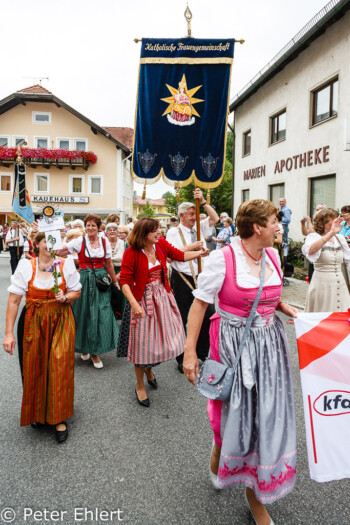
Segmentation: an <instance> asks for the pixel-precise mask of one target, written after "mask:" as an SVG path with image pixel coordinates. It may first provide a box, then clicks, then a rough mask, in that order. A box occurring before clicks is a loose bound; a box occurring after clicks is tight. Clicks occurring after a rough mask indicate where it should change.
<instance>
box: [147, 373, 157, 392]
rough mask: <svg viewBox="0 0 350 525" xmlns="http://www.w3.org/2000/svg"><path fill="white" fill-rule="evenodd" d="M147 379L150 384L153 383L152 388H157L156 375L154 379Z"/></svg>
mask: <svg viewBox="0 0 350 525" xmlns="http://www.w3.org/2000/svg"><path fill="white" fill-rule="evenodd" d="M147 381H148V384H149V385H151V387H152V388H154V390H157V388H158V383H157V380H156V378H155V377H154V376H153V379H148V378H147Z"/></svg>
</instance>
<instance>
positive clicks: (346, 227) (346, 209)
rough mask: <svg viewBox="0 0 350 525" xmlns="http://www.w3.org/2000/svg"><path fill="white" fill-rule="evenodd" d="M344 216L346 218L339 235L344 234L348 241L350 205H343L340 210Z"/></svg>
mask: <svg viewBox="0 0 350 525" xmlns="http://www.w3.org/2000/svg"><path fill="white" fill-rule="evenodd" d="M340 211H341V214H342V217H343V219H344V222H342V224H341V226H342V228H341V230H340V232H339V235H343V236H344V237H345V239H346V241H347V242H348V243H349V242H350V206H343V207H342V209H341V210H340Z"/></svg>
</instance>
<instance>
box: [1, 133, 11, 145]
mask: <svg viewBox="0 0 350 525" xmlns="http://www.w3.org/2000/svg"><path fill="white" fill-rule="evenodd" d="M0 146H3V147H7V148H9V147H10V137H9V136H8V135H1V136H0Z"/></svg>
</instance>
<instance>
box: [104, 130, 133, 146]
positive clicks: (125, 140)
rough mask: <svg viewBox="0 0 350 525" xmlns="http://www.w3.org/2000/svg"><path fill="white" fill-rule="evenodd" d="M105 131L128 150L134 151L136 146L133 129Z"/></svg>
mask: <svg viewBox="0 0 350 525" xmlns="http://www.w3.org/2000/svg"><path fill="white" fill-rule="evenodd" d="M104 129H105V130H106V131H108V133H110V134H111V135H112V137H113V138H114V139H115V140H117V141H118V142H121V143H122V144H124V145H125V146H127V147H128V148H130V149H132V148H133V146H134V130H133V129H132V128H113V127H112V128H110V127H105V126H104Z"/></svg>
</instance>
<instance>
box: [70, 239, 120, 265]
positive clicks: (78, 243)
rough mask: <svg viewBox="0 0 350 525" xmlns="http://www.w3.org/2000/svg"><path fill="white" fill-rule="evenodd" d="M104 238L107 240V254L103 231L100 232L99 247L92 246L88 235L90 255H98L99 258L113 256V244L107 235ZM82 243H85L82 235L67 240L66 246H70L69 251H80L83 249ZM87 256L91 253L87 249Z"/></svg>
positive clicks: (87, 244) (93, 256)
mask: <svg viewBox="0 0 350 525" xmlns="http://www.w3.org/2000/svg"><path fill="white" fill-rule="evenodd" d="M104 238H105V241H106V255H105V252H104V249H103V244H102V235H101V233H100V234H99V243H100V244H99V246H98V247H97V248H91V244H90V241H89V237H88V236H87V235H86V237H85V242H86V246H87V249H88V250H89V252H90V256H91V258H92V259H93V258H95V257H98V258H101V257H105V258H106V259H110V258H111V256H112V249H111V244H110V242H109V240H108V239H107V237H106V236H104ZM82 244H83V237H82V236H80V237H78V238H77V239H72V240H71V241H69V242H67V243H66V246H67V248H68V251H69V253H79V252H80V250H81V247H82ZM85 256H86V257H89V254H88V253H87V251H86V250H85Z"/></svg>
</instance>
